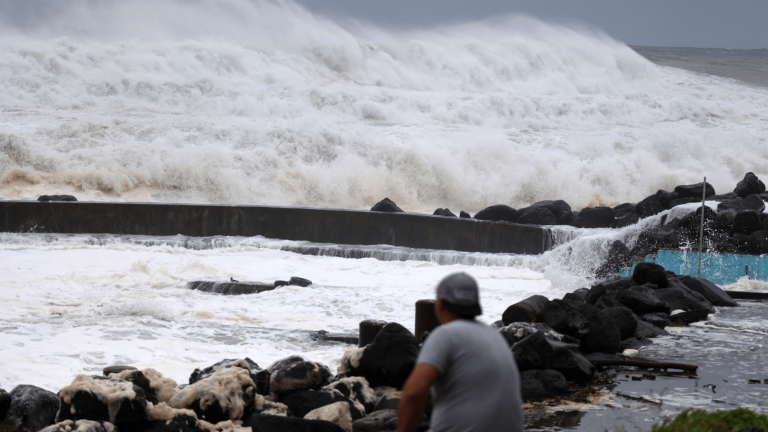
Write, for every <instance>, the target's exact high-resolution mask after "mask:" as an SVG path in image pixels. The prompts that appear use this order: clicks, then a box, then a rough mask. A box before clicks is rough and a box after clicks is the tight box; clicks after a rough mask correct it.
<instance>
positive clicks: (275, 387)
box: [269, 360, 331, 395]
mask: <svg viewBox="0 0 768 432" xmlns="http://www.w3.org/2000/svg"><path fill="white" fill-rule="evenodd" d="M330 378H331V370H330V369H328V367H327V366H325V365H323V364H320V363H316V362H311V361H306V360H305V361H300V362H295V363H292V364H289V365H286V366H285V367H281V368H279V369H277V370H274V371H273V372H272V375H271V376H270V378H269V388H270V390H272V392H273V393H274V394H276V395H283V394H288V393H291V392H294V391H299V390H310V389H318V388H320V387H322V386H324V385H326V384H328V382H329V380H330Z"/></svg>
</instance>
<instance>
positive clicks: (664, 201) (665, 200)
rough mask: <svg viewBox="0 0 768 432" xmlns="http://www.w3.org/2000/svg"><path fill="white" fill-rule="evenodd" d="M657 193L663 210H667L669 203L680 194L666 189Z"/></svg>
mask: <svg viewBox="0 0 768 432" xmlns="http://www.w3.org/2000/svg"><path fill="white" fill-rule="evenodd" d="M660 192H661V193H660V194H659V204H661V206H662V207H664V209H665V210H669V209H670V208H671V207H670V203H672V201H674V200H676V199H678V198H680V195H678V194H677V192H667V191H660Z"/></svg>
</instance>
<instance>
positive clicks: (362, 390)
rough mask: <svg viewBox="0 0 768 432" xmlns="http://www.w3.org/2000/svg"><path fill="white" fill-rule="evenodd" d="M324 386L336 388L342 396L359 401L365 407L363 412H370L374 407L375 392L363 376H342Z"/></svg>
mask: <svg viewBox="0 0 768 432" xmlns="http://www.w3.org/2000/svg"><path fill="white" fill-rule="evenodd" d="M324 388H326V389H332V390H337V391H338V392H339V393H341V394H342V395H344V397H346V398H348V399H351V400H353V401H356V402H358V403H360V404H361V405H363V406H364V407H365V412H371V411H373V409H374V408H375V407H376V400H377V398H376V392H375V391H374V390H373V388H371V386H370V385H369V384H368V380H366V379H365V378H363V377H347V378H342V379H340V380H338V381H336V382H333V383H331V384H329V385H327V386H325V387H324Z"/></svg>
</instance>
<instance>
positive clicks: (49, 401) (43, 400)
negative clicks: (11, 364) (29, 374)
mask: <svg viewBox="0 0 768 432" xmlns="http://www.w3.org/2000/svg"><path fill="white" fill-rule="evenodd" d="M9 395H10V397H11V404H10V406H9V407H8V415H7V420H9V421H11V422H12V423H16V424H18V425H19V426H21V428H22V429H24V430H27V431H31V432H35V431H39V430H40V429H42V428H44V427H46V426H48V425H51V424H53V422H54V418H55V417H56V411H57V410H58V409H59V398H58V397H57V396H56V395H55V394H54V393H51V392H49V391H48V390H44V389H41V388H40V387H35V386H33V385H19V386H16V388H14V389H13V390H11V393H10V394H9Z"/></svg>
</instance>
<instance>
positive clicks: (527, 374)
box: [520, 370, 568, 401]
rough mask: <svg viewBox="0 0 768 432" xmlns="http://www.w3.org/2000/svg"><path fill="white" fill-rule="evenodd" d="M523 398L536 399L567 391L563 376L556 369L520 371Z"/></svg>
mask: <svg viewBox="0 0 768 432" xmlns="http://www.w3.org/2000/svg"><path fill="white" fill-rule="evenodd" d="M520 387H521V390H522V396H523V400H525V401H537V400H542V399H549V398H554V397H558V396H563V395H565V394H566V393H568V382H567V381H566V380H565V376H563V374H562V373H560V372H558V371H556V370H528V371H523V372H521V373H520Z"/></svg>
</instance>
